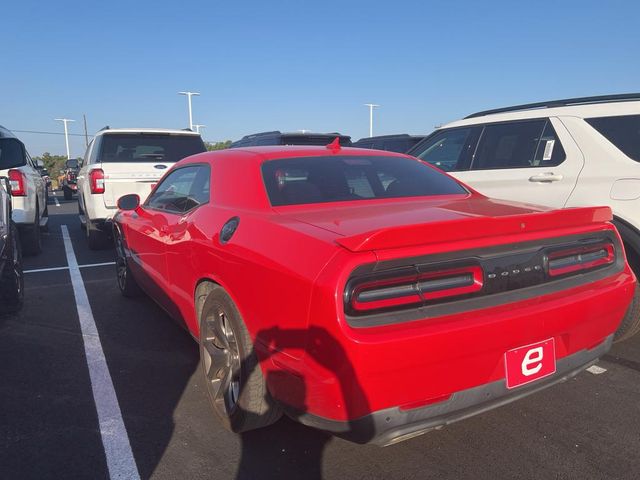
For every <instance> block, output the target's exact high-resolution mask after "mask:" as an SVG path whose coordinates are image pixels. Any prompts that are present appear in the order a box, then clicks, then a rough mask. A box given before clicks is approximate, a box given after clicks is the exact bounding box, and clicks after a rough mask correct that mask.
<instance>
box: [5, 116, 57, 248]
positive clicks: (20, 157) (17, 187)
mask: <svg viewBox="0 0 640 480" xmlns="http://www.w3.org/2000/svg"><path fill="white" fill-rule="evenodd" d="M0 176H5V177H7V178H8V179H9V184H10V185H11V207H12V210H13V212H12V218H13V222H14V223H15V224H16V225H17V226H18V229H19V230H20V239H21V244H22V251H23V252H24V253H25V254H27V255H35V254H38V253H40V250H41V246H40V230H41V229H45V228H46V227H47V222H48V220H49V213H48V212H49V210H48V208H47V186H46V184H45V181H44V180H43V178H42V176H41V175H40V172H39V171H38V170H37V168H36V165H35V163H34V162H33V160H32V159H31V157H30V156H29V154H28V153H27V149H26V148H25V147H24V144H23V143H22V142H21V141H20V140H18V138H16V136H15V135H13V133H11V132H10V131H9V130H7V129H6V128H4V127H1V126H0Z"/></svg>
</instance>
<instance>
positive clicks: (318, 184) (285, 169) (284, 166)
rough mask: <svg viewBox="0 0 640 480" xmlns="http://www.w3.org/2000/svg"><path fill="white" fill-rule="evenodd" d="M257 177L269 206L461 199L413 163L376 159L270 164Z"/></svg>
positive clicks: (447, 180)
mask: <svg viewBox="0 0 640 480" xmlns="http://www.w3.org/2000/svg"><path fill="white" fill-rule="evenodd" d="M262 176H263V178H264V182H265V185H266V188H267V194H268V195H269V200H270V201H271V205H272V206H274V207H275V206H280V205H299V204H305V203H323V202H339V201H351V200H366V199H372V198H399V197H416V196H432V195H455V194H458V195H459V194H465V193H467V190H466V189H465V188H464V187H463V186H462V185H460V184H459V183H458V182H457V181H456V180H454V179H453V178H451V177H448V176H447V175H445V174H443V173H441V172H438V171H437V170H435V169H433V168H431V167H429V166H427V165H425V164H423V163H421V162H419V161H415V160H411V159H408V158H401V157H381V156H355V155H348V156H331V157H302V158H288V159H282V160H271V161H268V162H265V163H264V164H263V165H262Z"/></svg>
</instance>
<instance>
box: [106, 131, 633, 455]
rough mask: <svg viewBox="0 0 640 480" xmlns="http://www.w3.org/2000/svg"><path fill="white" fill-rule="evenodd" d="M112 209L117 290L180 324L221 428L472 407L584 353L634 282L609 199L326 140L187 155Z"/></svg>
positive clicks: (361, 422) (341, 430) (536, 380)
mask: <svg viewBox="0 0 640 480" xmlns="http://www.w3.org/2000/svg"><path fill="white" fill-rule="evenodd" d="M119 207H120V212H119V213H118V215H117V216H116V218H115V222H114V236H115V242H116V250H117V254H118V260H117V274H118V285H119V287H120V289H121V290H122V293H123V294H124V295H125V296H131V295H135V294H137V293H139V292H140V290H142V291H144V292H146V293H147V294H148V295H149V296H151V297H152V298H153V299H154V300H155V301H156V302H157V303H158V304H160V305H161V306H162V307H163V308H164V309H165V310H166V311H167V312H168V313H169V314H170V315H171V316H173V317H175V318H177V319H179V320H180V321H182V322H184V323H185V325H186V327H187V328H188V330H189V331H190V332H191V334H192V335H193V337H194V338H196V339H197V340H198V342H199V345H200V356H201V365H202V370H203V373H204V376H205V378H206V384H207V389H208V393H209V397H210V400H211V404H212V406H213V409H214V411H215V412H216V414H217V415H218V416H219V417H220V420H221V421H222V423H223V424H224V425H225V426H226V427H227V428H229V429H230V430H232V431H234V432H242V431H247V430H251V429H255V428H258V427H263V426H266V425H269V424H271V423H273V422H275V421H276V420H277V419H278V418H279V417H280V415H281V414H282V412H283V411H284V412H285V413H287V414H288V415H289V416H291V417H292V418H294V419H296V420H298V421H299V422H301V423H303V424H305V425H310V426H313V427H317V428H320V429H322V430H325V431H328V432H332V433H334V434H335V435H338V436H341V437H344V438H347V439H349V440H352V441H355V442H359V443H376V444H379V445H388V444H391V443H395V442H398V441H400V440H405V439H407V438H411V437H413V436H416V435H419V434H421V433H424V432H426V431H428V430H430V429H433V428H437V427H440V426H443V425H446V424H448V423H451V422H454V421H457V420H460V419H463V418H466V417H469V416H470V415H473V414H477V413H481V412H484V411H486V410H489V409H491V408H494V407H497V406H500V405H503V404H506V403H508V402H511V401H513V400H516V399H518V398H521V397H523V396H525V395H528V394H530V393H533V392H535V391H538V390H540V389H543V388H545V387H548V386H549V385H552V384H554V383H557V382H559V381H561V380H564V379H566V378H568V377H571V376H573V375H576V374H577V373H578V372H580V371H581V370H583V369H584V368H585V367H587V366H589V365H590V364H592V363H594V362H595V361H596V359H598V357H600V356H601V355H603V354H604V353H605V352H607V350H608V349H609V348H610V346H611V343H612V340H613V337H614V333H615V332H616V329H617V328H618V326H619V325H620V323H621V321H623V319H624V318H625V315H628V313H627V311H628V307H629V305H630V303H631V300H632V297H633V295H634V289H635V278H634V276H633V273H632V272H631V270H630V269H629V267H628V265H627V264H626V261H625V254H624V250H623V247H622V244H621V241H620V237H619V236H618V234H617V232H616V230H615V229H614V227H613V226H612V224H611V223H610V220H611V211H610V210H609V208H606V207H603V208H573V209H566V210H548V209H546V208H542V207H536V206H531V205H525V204H517V203H511V202H506V201H498V200H492V199H489V198H486V197H484V196H483V195H480V194H479V193H477V192H475V191H473V190H472V189H471V188H469V187H466V186H465V185H463V184H461V183H460V182H458V181H457V180H455V179H454V178H452V177H450V176H448V175H446V174H445V173H443V172H441V171H439V170H437V169H435V168H433V167H430V166H428V165H426V164H424V163H422V162H420V161H418V160H416V159H414V158H412V157H408V156H406V155H401V154H394V153H390V152H381V151H372V150H361V149H355V148H353V149H352V148H341V147H340V146H339V145H337V143H334V144H331V145H328V146H327V147H256V148H246V149H233V150H224V151H219V152H215V153H203V154H200V155H195V156H192V157H189V158H187V159H185V160H183V161H181V162H178V163H177V164H176V165H175V166H174V167H173V168H172V169H171V170H170V171H169V172H168V173H167V174H166V175H165V176H164V177H163V179H162V180H161V181H160V183H159V184H158V185H157V186H156V187H155V188H154V190H153V191H152V192H151V194H150V195H149V197H148V198H147V199H146V201H145V202H144V203H143V204H140V199H139V198H138V196H137V195H127V196H125V197H122V198H121V199H120V201H119ZM625 321H626V320H625Z"/></svg>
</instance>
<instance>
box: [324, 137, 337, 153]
mask: <svg viewBox="0 0 640 480" xmlns="http://www.w3.org/2000/svg"><path fill="white" fill-rule="evenodd" d="M327 149H328V150H332V151H333V152H334V153H335V152H338V151H340V137H336V138H335V139H334V140H333V142H331V143H330V144H329V145H327Z"/></svg>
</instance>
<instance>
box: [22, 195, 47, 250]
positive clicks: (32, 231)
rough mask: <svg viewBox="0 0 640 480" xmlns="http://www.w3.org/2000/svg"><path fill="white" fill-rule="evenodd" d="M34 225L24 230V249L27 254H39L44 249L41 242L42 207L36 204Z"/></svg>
mask: <svg viewBox="0 0 640 480" xmlns="http://www.w3.org/2000/svg"><path fill="white" fill-rule="evenodd" d="M35 215H36V216H35V221H34V223H33V225H30V226H28V227H25V228H24V229H23V230H22V236H21V239H22V251H23V252H24V254H25V255H37V254H39V253H40V252H41V251H42V244H41V242H40V207H39V205H38V204H36V214H35Z"/></svg>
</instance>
